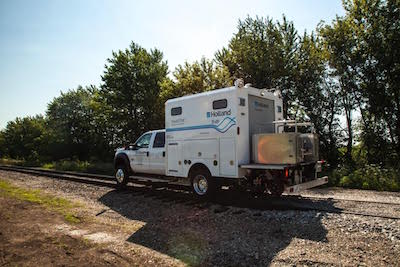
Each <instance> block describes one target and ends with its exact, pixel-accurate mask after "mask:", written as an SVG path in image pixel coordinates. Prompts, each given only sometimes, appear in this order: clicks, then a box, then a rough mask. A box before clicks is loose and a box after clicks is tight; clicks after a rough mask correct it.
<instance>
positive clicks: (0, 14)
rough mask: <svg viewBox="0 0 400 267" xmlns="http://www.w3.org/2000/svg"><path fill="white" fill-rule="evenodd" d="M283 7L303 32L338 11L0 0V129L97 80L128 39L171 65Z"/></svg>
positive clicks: (328, 4)
mask: <svg viewBox="0 0 400 267" xmlns="http://www.w3.org/2000/svg"><path fill="white" fill-rule="evenodd" d="M282 14H285V15H286V16H287V18H288V19H289V20H292V21H293V22H294V24H295V27H296V28H297V30H298V31H299V32H303V31H304V30H305V29H307V31H311V30H313V29H315V27H316V25H317V24H318V23H319V22H320V21H321V20H324V21H325V22H327V23H329V22H330V21H331V20H332V19H333V18H335V16H336V14H338V15H343V14H344V11H343V8H342V6H341V1H340V0H303V1H299V0H268V1H267V0H264V1H252V0H246V1H212V0H202V1H150V0H148V1H117V0H113V1H112V0H83V1H82V0H68V1H67V0H64V1H60V0H47V1H45V0H35V1H29V0H25V1H21V0H8V1H7V0H0V129H3V128H4V127H5V126H6V124H7V121H9V120H13V119H15V118H16V117H22V116H26V115H35V114H43V113H44V112H45V110H46V107H47V103H49V102H50V101H51V100H52V99H53V98H54V97H56V96H58V95H59V94H60V91H66V90H68V89H73V88H76V87H77V86H78V85H89V84H95V85H99V84H100V83H101V74H102V73H103V70H104V64H105V63H106V59H107V58H109V57H110V56H111V52H112V51H116V50H119V49H124V48H126V47H128V46H129V44H130V42H131V41H134V42H136V43H138V44H140V45H141V46H143V47H145V48H147V49H150V48H154V47H156V48H158V49H160V50H161V51H162V52H163V53H164V58H165V59H166V60H167V61H168V64H169V67H170V71H172V70H173V69H174V68H175V67H176V66H177V65H178V64H181V63H183V62H184V61H185V60H188V61H194V60H198V59H200V58H201V57H202V56H205V57H208V58H211V57H213V55H214V53H215V51H217V50H218V49H220V48H222V47H223V46H226V45H227V44H228V41H229V39H230V38H231V37H232V35H233V33H234V32H235V31H236V26H237V21H238V19H241V18H242V19H243V18H245V17H246V16H247V15H250V16H256V15H259V16H264V17H267V16H269V17H272V18H274V19H275V20H277V19H281V17H282Z"/></svg>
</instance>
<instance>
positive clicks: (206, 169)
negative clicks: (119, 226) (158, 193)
mask: <svg viewBox="0 0 400 267" xmlns="http://www.w3.org/2000/svg"><path fill="white" fill-rule="evenodd" d="M318 150H319V140H318V135H317V134H316V133H315V132H314V129H313V125H312V124H311V123H309V122H303V123H299V122H296V121H289V120H285V118H284V117H283V103H282V96H281V94H280V91H279V90H274V89H269V90H267V89H257V88H254V87H252V86H251V85H250V84H246V85H244V84H243V80H241V79H239V80H237V81H236V82H235V85H234V86H232V87H228V88H223V89H216V90H212V91H207V92H203V93H199V94H194V95H187V96H183V97H179V98H175V99H170V100H168V101H167V102H166V103H165V129H162V130H154V131H149V132H146V133H144V134H143V135H141V136H140V137H139V138H138V139H137V140H136V142H135V143H133V144H131V145H127V146H126V147H124V148H120V149H117V151H116V153H115V158H114V166H115V179H116V181H117V184H118V186H119V187H123V186H125V185H126V184H127V183H128V181H129V180H130V179H133V180H135V179H136V180H146V181H156V182H165V183H180V184H182V183H184V184H187V185H190V186H191V187H192V189H193V192H194V193H195V194H196V195H198V196H200V197H206V196H210V195H212V194H215V193H216V192H218V189H220V188H221V187H222V186H236V187H238V188H242V189H245V190H254V191H257V192H263V193H268V194H271V195H274V196H279V195H281V194H282V193H284V192H286V193H289V194H290V193H298V192H299V191H301V190H303V189H308V188H312V187H316V186H319V185H322V184H326V183H327V182H328V177H326V176H325V177H319V173H320V172H321V168H322V163H323V161H320V160H319V151H318Z"/></svg>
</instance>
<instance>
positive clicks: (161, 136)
mask: <svg viewBox="0 0 400 267" xmlns="http://www.w3.org/2000/svg"><path fill="white" fill-rule="evenodd" d="M148 162H149V165H148V166H149V167H148V168H149V172H151V173H153V174H160V175H165V167H166V161H165V132H155V133H154V137H153V139H152V147H151V149H150V151H149V157H148Z"/></svg>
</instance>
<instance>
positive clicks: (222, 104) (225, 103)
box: [213, 99, 228, 109]
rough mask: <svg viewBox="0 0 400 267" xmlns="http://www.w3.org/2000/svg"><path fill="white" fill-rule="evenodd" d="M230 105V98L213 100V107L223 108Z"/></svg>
mask: <svg viewBox="0 0 400 267" xmlns="http://www.w3.org/2000/svg"><path fill="white" fill-rule="evenodd" d="M227 106H228V100H226V99H221V100H215V101H213V109H222V108H226V107H227Z"/></svg>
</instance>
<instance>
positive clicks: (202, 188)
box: [190, 168, 216, 198]
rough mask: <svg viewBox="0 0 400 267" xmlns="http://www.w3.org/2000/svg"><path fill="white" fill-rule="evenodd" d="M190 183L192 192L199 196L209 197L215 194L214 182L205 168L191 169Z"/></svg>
mask: <svg viewBox="0 0 400 267" xmlns="http://www.w3.org/2000/svg"><path fill="white" fill-rule="evenodd" d="M190 184H191V185H192V190H193V193H194V194H195V195H196V196H197V197H199V198H209V197H211V196H214V194H215V191H216V182H215V181H214V179H213V178H212V177H211V174H210V172H209V171H208V170H207V169H206V168H198V169H195V170H193V171H192V172H191V174H190Z"/></svg>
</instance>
